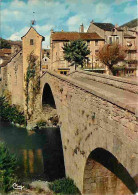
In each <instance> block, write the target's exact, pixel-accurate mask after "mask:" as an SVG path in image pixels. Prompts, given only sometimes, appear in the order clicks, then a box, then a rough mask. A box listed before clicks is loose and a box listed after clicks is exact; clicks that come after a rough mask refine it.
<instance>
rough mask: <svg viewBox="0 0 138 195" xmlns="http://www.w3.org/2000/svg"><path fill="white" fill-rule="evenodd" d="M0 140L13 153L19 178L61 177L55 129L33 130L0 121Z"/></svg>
mask: <svg viewBox="0 0 138 195" xmlns="http://www.w3.org/2000/svg"><path fill="white" fill-rule="evenodd" d="M0 141H2V142H5V143H6V144H7V146H8V148H9V149H10V151H11V152H12V153H14V154H16V156H17V158H18V162H19V169H18V175H19V177H20V179H21V181H33V180H36V179H37V180H38V179H42V180H46V181H53V180H55V179H58V178H62V177H64V176H65V168H64V160H63V150H62V142H61V136H60V129H59V128H47V129H43V130H41V131H38V132H33V131H27V130H26V129H24V128H17V127H15V126H12V125H10V124H9V123H7V122H3V121H1V120H0Z"/></svg>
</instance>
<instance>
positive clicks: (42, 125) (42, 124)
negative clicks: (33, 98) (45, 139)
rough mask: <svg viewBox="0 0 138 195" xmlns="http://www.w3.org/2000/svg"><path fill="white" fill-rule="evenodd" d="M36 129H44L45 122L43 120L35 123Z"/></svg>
mask: <svg viewBox="0 0 138 195" xmlns="http://www.w3.org/2000/svg"><path fill="white" fill-rule="evenodd" d="M36 127H37V128H38V129H42V128H45V127H46V122H45V121H43V120H40V121H38V122H37V123H36Z"/></svg>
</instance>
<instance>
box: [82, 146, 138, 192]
mask: <svg viewBox="0 0 138 195" xmlns="http://www.w3.org/2000/svg"><path fill="white" fill-rule="evenodd" d="M136 190H137V186H136V183H135V182H134V180H133V179H132V177H131V176H130V175H129V173H128V171H127V170H126V169H125V168H124V167H123V166H122V164H120V163H119V162H118V160H117V158H116V157H115V156H114V155H113V154H111V153H110V152H108V151H107V150H105V149H103V148H96V149H95V150H93V151H92V152H91V153H90V155H89V156H88V158H87V161H86V164H85V169H84V176H83V194H102V195H106V194H118V195H123V194H127V195H129V194H134V193H136Z"/></svg>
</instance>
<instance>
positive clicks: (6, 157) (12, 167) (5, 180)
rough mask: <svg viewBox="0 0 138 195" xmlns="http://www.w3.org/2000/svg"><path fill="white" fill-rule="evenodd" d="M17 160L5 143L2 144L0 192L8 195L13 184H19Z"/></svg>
mask: <svg viewBox="0 0 138 195" xmlns="http://www.w3.org/2000/svg"><path fill="white" fill-rule="evenodd" d="M17 162H18V161H17V158H16V156H15V155H14V154H11V153H10V152H9V150H8V148H7V146H6V145H5V144H4V143H0V192H2V193H7V192H8V191H10V190H11V189H12V184H13V183H15V182H17V181H18V180H17V176H16V171H17V169H18V163H17Z"/></svg>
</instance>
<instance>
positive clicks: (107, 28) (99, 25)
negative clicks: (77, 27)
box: [93, 22, 115, 31]
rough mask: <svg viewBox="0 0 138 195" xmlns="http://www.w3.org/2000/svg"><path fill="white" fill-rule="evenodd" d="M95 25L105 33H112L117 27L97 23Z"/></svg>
mask: <svg viewBox="0 0 138 195" xmlns="http://www.w3.org/2000/svg"><path fill="white" fill-rule="evenodd" d="M93 24H94V25H96V26H97V27H99V28H101V29H103V30H105V31H112V29H113V28H114V27H115V26H114V25H113V24H111V23H97V22H94V23H93Z"/></svg>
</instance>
